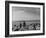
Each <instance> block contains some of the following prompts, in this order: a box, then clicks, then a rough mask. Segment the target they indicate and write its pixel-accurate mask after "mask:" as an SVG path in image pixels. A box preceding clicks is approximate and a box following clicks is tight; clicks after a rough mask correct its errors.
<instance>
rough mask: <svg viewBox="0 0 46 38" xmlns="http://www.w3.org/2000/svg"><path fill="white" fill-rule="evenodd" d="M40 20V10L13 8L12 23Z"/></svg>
mask: <svg viewBox="0 0 46 38" xmlns="http://www.w3.org/2000/svg"><path fill="white" fill-rule="evenodd" d="M20 20H40V8H34V7H15V6H13V7H12V21H20Z"/></svg>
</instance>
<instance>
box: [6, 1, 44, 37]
mask: <svg viewBox="0 0 46 38" xmlns="http://www.w3.org/2000/svg"><path fill="white" fill-rule="evenodd" d="M9 3H16V4H33V5H43V33H37V34H19V35H10V34H9ZM44 34H45V3H37V2H19V1H5V37H18V36H35V35H44Z"/></svg>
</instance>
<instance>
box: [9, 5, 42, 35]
mask: <svg viewBox="0 0 46 38" xmlns="http://www.w3.org/2000/svg"><path fill="white" fill-rule="evenodd" d="M12 6H17V7H36V8H40V24H41V27H40V30H37V31H35V30H34V31H16V32H13V31H12ZM9 33H10V34H11V35H14V34H32V33H43V6H42V5H26V4H25V5H24V4H9Z"/></svg>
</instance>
